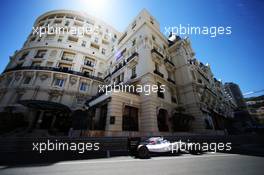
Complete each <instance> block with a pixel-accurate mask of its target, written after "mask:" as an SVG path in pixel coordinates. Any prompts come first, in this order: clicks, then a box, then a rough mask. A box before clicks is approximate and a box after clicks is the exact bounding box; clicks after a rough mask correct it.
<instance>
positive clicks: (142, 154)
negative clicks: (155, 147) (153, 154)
mask: <svg viewBox="0 0 264 175" xmlns="http://www.w3.org/2000/svg"><path fill="white" fill-rule="evenodd" d="M138 157H139V158H140V159H148V158H149V150H148V148H147V147H146V146H139V148H138Z"/></svg>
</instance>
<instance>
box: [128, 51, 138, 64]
mask: <svg viewBox="0 0 264 175" xmlns="http://www.w3.org/2000/svg"><path fill="white" fill-rule="evenodd" d="M127 63H128V64H129V67H130V68H131V67H133V66H135V65H136V64H137V63H138V53H137V52H134V53H133V54H132V55H131V56H130V57H128V58H127Z"/></svg>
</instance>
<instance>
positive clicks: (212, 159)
mask: <svg viewBox="0 0 264 175" xmlns="http://www.w3.org/2000/svg"><path fill="white" fill-rule="evenodd" d="M263 169H264V157H256V156H247V155H238V154H223V153H216V154H213V153H207V154H203V155H198V156H195V155H189V154H185V155H181V156H174V157H172V156H166V157H154V158H151V159H145V160H141V159H134V158H132V157H129V156H123V157H112V158H102V159H90V160H75V161H63V162H57V163H54V164H35V165H34V164H32V165H27V166H25V165H23V166H0V174H1V175H7V174H9V175H28V174H32V175H44V174H48V175H53V174H56V175H75V174H81V175H88V174H89V175H102V174H106V175H125V174H128V175H139V174H143V175H148V174H149V175H176V174H179V175H206V174H213V175H218V174H219V175H220V174H221V175H222V174H230V175H255V174H259V175H262V174H263V172H264V171H263Z"/></svg>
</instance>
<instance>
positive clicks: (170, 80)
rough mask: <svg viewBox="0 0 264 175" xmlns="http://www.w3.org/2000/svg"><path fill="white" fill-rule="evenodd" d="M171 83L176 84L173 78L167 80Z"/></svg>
mask: <svg viewBox="0 0 264 175" xmlns="http://www.w3.org/2000/svg"><path fill="white" fill-rule="evenodd" d="M167 80H168V81H169V82H171V83H173V84H176V83H175V81H174V80H172V79H171V78H168V79H167Z"/></svg>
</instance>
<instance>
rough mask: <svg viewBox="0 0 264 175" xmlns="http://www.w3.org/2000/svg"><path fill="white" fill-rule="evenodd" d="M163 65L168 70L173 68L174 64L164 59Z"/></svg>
mask: <svg viewBox="0 0 264 175" xmlns="http://www.w3.org/2000/svg"><path fill="white" fill-rule="evenodd" d="M164 63H165V65H166V66H168V67H170V68H173V67H174V66H175V65H174V63H173V62H172V61H170V60H169V59H168V58H166V59H165V60H164Z"/></svg>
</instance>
